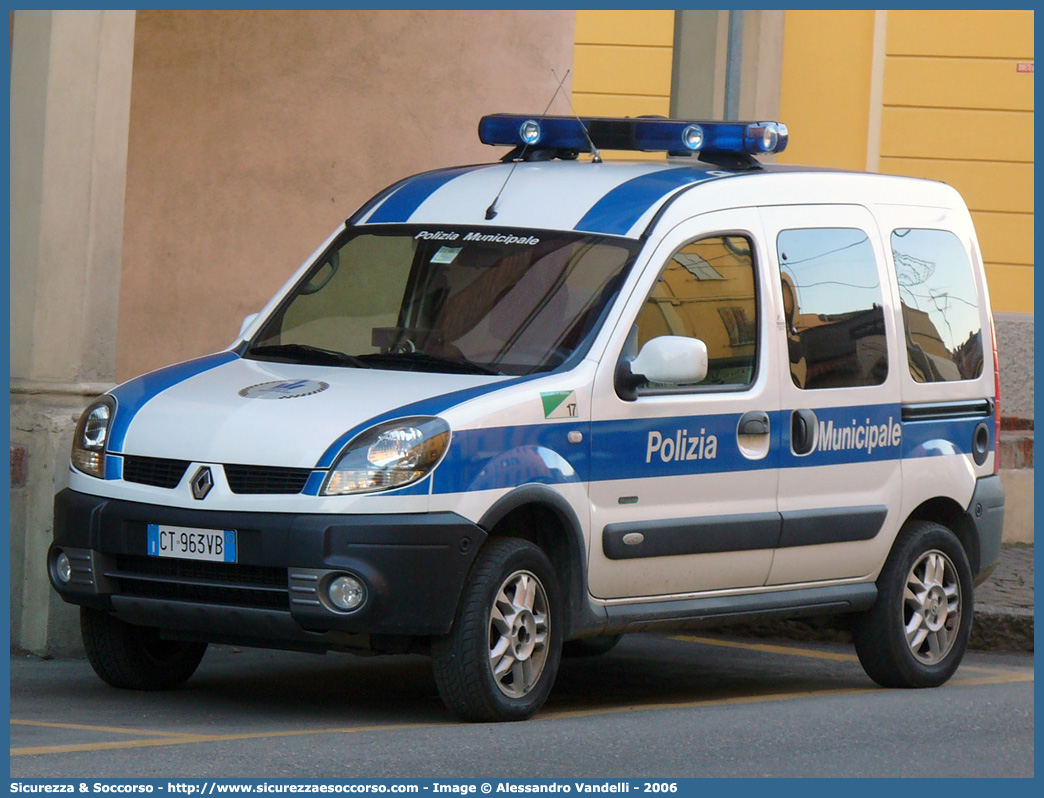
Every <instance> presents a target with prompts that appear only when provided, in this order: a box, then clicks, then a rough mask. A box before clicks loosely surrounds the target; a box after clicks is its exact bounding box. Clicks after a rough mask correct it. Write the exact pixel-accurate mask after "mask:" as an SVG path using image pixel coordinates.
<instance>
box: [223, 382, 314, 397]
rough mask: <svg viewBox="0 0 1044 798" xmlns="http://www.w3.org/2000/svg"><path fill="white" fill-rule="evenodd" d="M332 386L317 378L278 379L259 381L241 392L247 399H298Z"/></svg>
mask: <svg viewBox="0 0 1044 798" xmlns="http://www.w3.org/2000/svg"><path fill="white" fill-rule="evenodd" d="M329 387H330V386H329V385H328V384H327V383H325V382H318V381H316V380H277V381H275V382H259V383H258V384H257V385H251V386H249V387H247V388H244V389H243V390H241V391H240V392H239V395H240V396H242V397H244V398H246V399H296V398H298V397H299V396H311V395H312V394H314V393H319V392H320V391H325V390H326V389H327V388H329Z"/></svg>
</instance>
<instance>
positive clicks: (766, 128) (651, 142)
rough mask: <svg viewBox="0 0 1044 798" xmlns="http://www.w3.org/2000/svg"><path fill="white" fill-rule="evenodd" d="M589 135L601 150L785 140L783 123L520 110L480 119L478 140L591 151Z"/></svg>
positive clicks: (742, 151)
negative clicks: (527, 113) (537, 113)
mask: <svg viewBox="0 0 1044 798" xmlns="http://www.w3.org/2000/svg"><path fill="white" fill-rule="evenodd" d="M581 122H582V123H583V124H581ZM585 127H586V128H587V135H585V134H584V128H585ZM588 136H590V138H591V142H594V146H595V147H597V148H598V149H600V150H601V149H606V150H638V151H641V152H670V153H677V154H689V153H696V152H706V153H734V154H736V155H761V154H764V153H770V152H783V150H785V149H786V147H787V139H788V137H787V126H786V125H784V124H782V123H780V122H706V121H694V120H687V119H662V118H654V117H637V118H632V117H624V118H613V117H581V118H580V119H577V118H576V117H571V116H522V115H519V114H492V115H490V116H484V117H482V120H481V121H480V122H479V140H480V141H482V143H483V144H492V145H495V146H496V145H499V146H507V147H529V148H533V149H550V150H572V151H576V152H590V150H591V144H590V142H588Z"/></svg>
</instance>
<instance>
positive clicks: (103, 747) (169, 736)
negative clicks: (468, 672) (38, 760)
mask: <svg viewBox="0 0 1044 798" xmlns="http://www.w3.org/2000/svg"><path fill="white" fill-rule="evenodd" d="M11 723H12V724H15V723H18V724H21V723H27V722H23V721H14V720H12V721H11ZM454 725H456V724H454V723H395V724H387V725H383V726H382V725H376V726H354V727H352V726H348V727H342V728H335V729H291V730H288V731H265V732H245V733H242V734H177V733H167V732H151V731H141V730H138V729H111V731H113V732H117V733H120V734H156V735H165V736H162V737H157V738H153V739H151V740H119V741H110V742H101V743H70V744H68V745H44V746H33V747H27V748H12V749H11V756H35V755H37V754H68V753H75V752H78V751H110V750H115V749H119V748H151V747H154V746H158V745H185V744H187V743H221V742H234V741H236V740H258V739H262V738H278V737H304V736H307V735H311V734H359V733H360V732H372V731H401V730H404V729H435V728H439V727H442V726H454ZM74 728H81V729H89V728H91V727H84V726H79V727H74Z"/></svg>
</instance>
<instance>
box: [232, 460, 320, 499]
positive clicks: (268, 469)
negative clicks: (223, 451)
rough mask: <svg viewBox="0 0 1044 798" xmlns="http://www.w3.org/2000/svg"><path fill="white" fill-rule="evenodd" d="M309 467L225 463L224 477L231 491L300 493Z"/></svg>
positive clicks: (306, 479)
mask: <svg viewBox="0 0 1044 798" xmlns="http://www.w3.org/2000/svg"><path fill="white" fill-rule="evenodd" d="M311 473H312V470H311V469H310V468H277V467H276V466H254V465H228V464H226V465H225V479H227V480H228V487H229V488H230V489H231V490H232V492H233V493H300V492H301V491H302V490H304V486H305V483H306V482H307V481H308V477H309V475H310V474H311Z"/></svg>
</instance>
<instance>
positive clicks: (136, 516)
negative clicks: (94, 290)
mask: <svg viewBox="0 0 1044 798" xmlns="http://www.w3.org/2000/svg"><path fill="white" fill-rule="evenodd" d="M479 133H480V137H481V139H482V141H483V142H485V143H487V144H490V145H494V146H504V147H510V148H511V149H510V151H508V152H507V154H506V155H504V157H503V158H502V159H501V160H500V161H499V162H497V163H491V164H485V165H476V166H466V167H461V168H454V169H442V170H439V171H433V172H428V173H425V174H420V175H417V176H414V177H410V178H407V179H405V180H402V181H401V182H399V183H396V184H395V185H393V186H391V187H389V188H388V189H386V190H385V191H383V192H382V193H380V194H379V195H378V196H376V197H375V198H374V199H372V200H371V201H370V202H368V203H367V204H366V205H365V206H364V207H362V208H361V209H360V210H359V211H358V212H357V213H356V214H355V215H353V216H352V217H351V218H350V219H348V220H347V222H346V223H345V224H343V225H342V226H340V227H339V228H338V229H337V230H336V231H335V232H334V233H333V234H332V235H331V236H330V238H329V239H327V241H325V242H324V243H323V244H322V245H321V246H320V247H319V248H318V249H317V250H316V252H315V253H314V254H313V255H312V256H311V257H309V258H308V259H307V261H306V262H305V263H304V264H303V265H302V266H301V267H300V269H299V270H298V271H297V273H295V274H294V275H293V277H291V279H290V280H289V281H288V282H287V283H286V285H285V286H284V287H283V288H282V289H281V290H280V291H279V293H278V294H276V296H274V297H273V298H272V300H271V301H270V302H269V303H268V305H267V306H266V307H265V308H264V309H263V310H262V311H261V312H260V313H258V314H256V316H251V317H249V318H248V319H247V320H246V321H245V322H244V324H243V327H242V330H241V332H240V335H239V337H238V340H236V341H235V342H234V343H233V344H232V345H231V346H229V347H228V348H227V349H225V350H224V351H221V352H217V353H215V354H212V355H209V356H206V357H202V358H199V359H196V360H191V361H188V362H185V363H180V364H178V365H174V366H170V367H169V368H165V369H161V370H159V371H156V372H152V373H149V374H145V375H143V376H140V377H137V378H135V379H133V380H131V381H129V382H127V383H124V384H123V385H120V386H119V387H117V388H115V389H113V390H112V391H111V392H110V393H108V394H106V395H104V396H102V397H101V398H100V399H99V400H98V401H96V402H94V403H93V404H92V405H90V406H89V407H88V408H87V409H86V410H85V412H84V413H83V416H82V418H81V419H80V422H79V425H78V427H77V429H76V433H75V440H74V443H73V447H72V458H71V464H70V471H69V487H68V488H67V489H66V490H63V491H62V492H61V493H59V494H58V496H57V497H56V500H55V519H54V543H53V545H52V546H51V548H50V550H49V554H48V569H49V573H50V579H51V582H52V584H53V585H54V587H55V589H56V590H57V591H58V592H59V593H60V594H61V596H62V598H63V599H65V600H66V601H68V602H71V603H73V604H78V605H80V607H81V610H80V613H81V616H80V617H81V626H82V634H83V642H84V646H85V648H86V652H87V655H88V658H89V660H90V662H91V665H92V666H93V668H94V670H95V671H96V672H97V674H98V675H99V676H100V677H101V678H102V679H104V680H105V681H106V682H108V683H109V684H111V685H115V686H117V687H123V688H130V689H146V690H149V689H164V688H171V687H174V686H177V685H180V684H181V683H183V682H184V681H185V680H187V679H188V678H189V677H190V676H191V675H192V673H193V672H194V671H195V669H196V667H197V666H198V664H199V662H200V660H201V658H202V657H203V654H204V650H205V648H206V646H207V644H208V643H212V642H213V643H227V644H236V645H246V646H261V647H277V648H289V649H300V650H305V651H315V652H326V651H331V650H333V651H348V652H351V651H369V652H384V653H402V652H424V653H428V654H430V656H431V658H432V661H433V667H434V673H435V678H436V682H437V684H438V689H439V692H440V695H441V696H442V698H443V699H444V701H445V703H446V704H447V706H448V707H449V708H450V709H451V710H453V711H454V712H455V713H457V714H458V715H460V716H461V717H463V718H467V719H472V720H517V719H523V718H527V717H529V716H531V715H532V714H533V713H535V712H537V710H539V708H540V707H541V705H542V704H543V703H544V701H545V699H546V698H547V696H548V694H549V692H550V690H551V688H552V684H553V682H554V680H555V675H556V672H557V670H558V666H559V661H560V658H561V656H562V654H563V652H566V653H567V654H568V653H570V652H576V653H588V654H590V653H597V652H601V651H606V650H608V649H609V648H610V647H611V646H612V645H613V644H614V643H615V641H616V640H617V639H618V638H619V636H620V635H622V634H624V633H627V632H633V631H640V630H659V629H668V628H672V627H674V628H678V627H686V626H693V625H698V624H710V623H714V622H721V621H722V620H736V619H747V618H759V617H762V618H763V617H784V616H812V615H817V614H838V615H844V616H847V617H848V618H849V619H850V620H851V623H852V628H853V630H854V638H855V647H856V651H857V652H858V655H859V659H860V661H861V662H862V664H863V666H864V668H865V670H866V672H867V674H868V675H869V676H870V678H872V679H873V680H874V681H876V682H878V683H879V684H882V685H886V686H894V687H931V686H936V685H940V684H942V683H943V682H945V681H946V680H947V679H948V678H949V677H950V676H951V675H952V674H953V673H954V671H955V669H956V668H957V666H958V664H959V662H960V661H961V658H962V656H963V654H964V652H965V649H966V647H967V644H968V635H969V629H970V626H971V622H972V610H973V592H974V585H975V584H978V583H979V582H981V581H982V580H983V579H985V578H986V577H987V576H988V575H989V573H990V572H991V570H992V568H993V567H994V565H995V563H996V560H997V557H998V554H999V550H1000V542H1001V528H1002V522H1003V513H1004V493H1003V489H1002V487H1001V483H1000V478H999V476H998V455H997V443H998V423H999V410H998V404H997V402H998V394H999V377H998V370H997V353H996V336H995V334H994V331H993V325H992V319H991V314H990V303H989V298H988V294H987V288H986V281H985V278H984V273H983V265H982V256H981V254H980V251H979V246H978V243H977V241H976V237H975V231H974V229H973V226H972V221H971V218H970V216H969V213H968V210H967V209H966V207H965V204H964V202H963V201H962V199H961V197H960V196H959V195H958V193H957V192H956V191H955V190H954V189H952V188H950V187H948V186H946V185H943V184H941V183H936V182H930V181H926V180H916V179H909V178H900V177H888V176H882V175H876V174H860V173H849V172H838V171H827V170H819V169H808V168H797V167H791V166H782V165H775V164H769V163H760V162H759V161H758V158H757V156H758V155H763V154H768V153H778V152H781V151H782V150H783V149H784V147H785V146H786V144H787V139H788V134H787V130H786V128H785V126H784V125H782V124H779V123H774V122H764V123H730V122H724V123H723V122H697V121H688V120H682V121H679V120H668V119H655V118H637V119H632V118H626V119H607V118H585V119H580V118H568V117H553V116H533V117H530V116H516V115H507V114H504V115H494V116H487V117H484V118H483V119H482V121H481V123H480V126H479ZM605 148H612V149H618V150H620V149H623V150H635V151H660V152H667V153H668V154H669V155H671V156H676V157H670V158H665V159H661V160H657V161H652V160H642V161H630V162H628V161H613V162H602V158H601V157H600V152H599V151H600V149H605ZM682 156H687V157H682Z"/></svg>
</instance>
